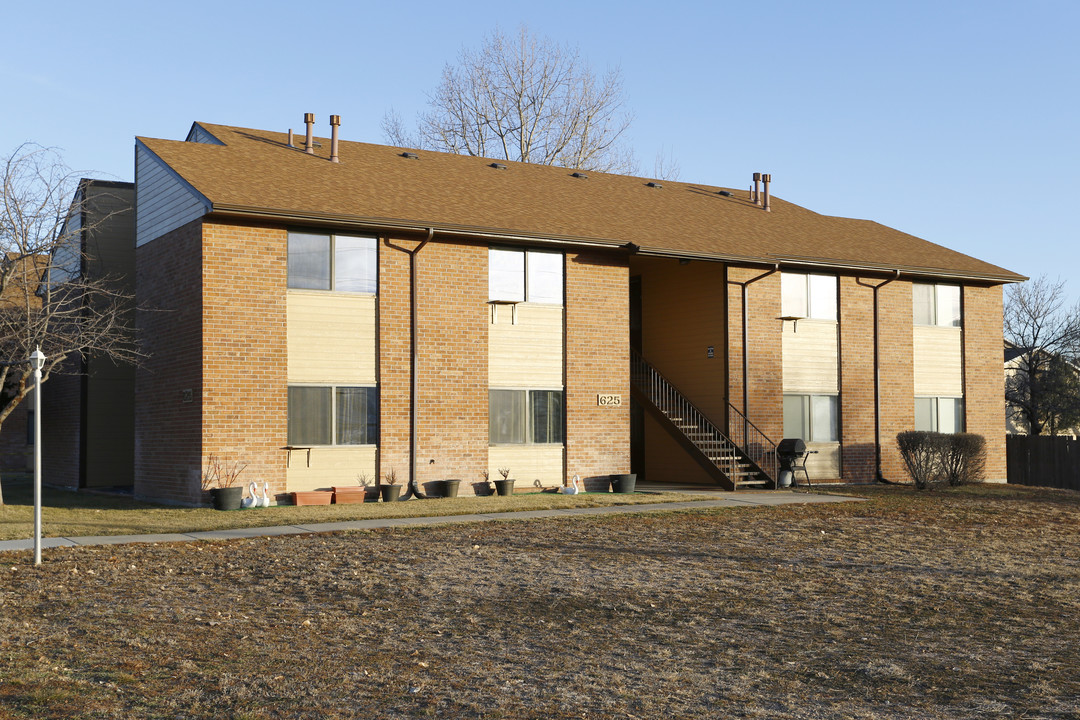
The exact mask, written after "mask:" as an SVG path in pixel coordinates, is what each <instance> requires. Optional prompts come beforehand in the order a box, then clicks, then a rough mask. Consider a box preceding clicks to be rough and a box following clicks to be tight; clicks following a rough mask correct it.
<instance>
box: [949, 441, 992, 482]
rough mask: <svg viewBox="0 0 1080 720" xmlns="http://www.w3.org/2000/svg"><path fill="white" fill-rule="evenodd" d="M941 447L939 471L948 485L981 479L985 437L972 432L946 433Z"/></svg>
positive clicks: (983, 465) (984, 466) (984, 461)
mask: <svg viewBox="0 0 1080 720" xmlns="http://www.w3.org/2000/svg"><path fill="white" fill-rule="evenodd" d="M945 437H946V438H947V441H946V442H945V444H944V447H943V448H942V454H941V473H942V475H943V476H944V478H945V480H946V481H947V482H948V483H949V484H950V485H965V484H967V483H971V482H978V481H979V480H982V477H983V471H984V470H985V468H986V438H984V437H983V436H982V435H976V434H974V433H955V434H953V435H946V436H945Z"/></svg>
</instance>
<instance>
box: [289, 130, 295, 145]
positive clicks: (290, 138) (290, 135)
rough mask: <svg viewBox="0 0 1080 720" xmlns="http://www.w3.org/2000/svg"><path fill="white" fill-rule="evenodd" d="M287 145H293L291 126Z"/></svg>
mask: <svg viewBox="0 0 1080 720" xmlns="http://www.w3.org/2000/svg"><path fill="white" fill-rule="evenodd" d="M289 147H294V145H293V139H292V128H289Z"/></svg>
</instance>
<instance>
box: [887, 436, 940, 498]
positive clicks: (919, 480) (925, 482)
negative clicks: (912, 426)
mask: <svg viewBox="0 0 1080 720" xmlns="http://www.w3.org/2000/svg"><path fill="white" fill-rule="evenodd" d="M944 438H945V436H944V435H942V434H941V433H937V432H930V431H928V430H905V431H904V432H902V433H898V434H897V435H896V445H897V447H899V448H900V457H902V458H904V465H905V466H906V467H907V471H908V475H910V476H911V479H912V480H914V481H915V487H917V488H918V489H920V490H924V489H926V488H928V487H930V486H931V485H933V484H935V483H937V482H938V481H939V478H940V477H941V455H942V448H943V446H944V444H945V440H944Z"/></svg>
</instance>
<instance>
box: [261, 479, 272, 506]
mask: <svg viewBox="0 0 1080 720" xmlns="http://www.w3.org/2000/svg"><path fill="white" fill-rule="evenodd" d="M259 507H270V483H268V482H264V483H263V494H262V497H261V498H259Z"/></svg>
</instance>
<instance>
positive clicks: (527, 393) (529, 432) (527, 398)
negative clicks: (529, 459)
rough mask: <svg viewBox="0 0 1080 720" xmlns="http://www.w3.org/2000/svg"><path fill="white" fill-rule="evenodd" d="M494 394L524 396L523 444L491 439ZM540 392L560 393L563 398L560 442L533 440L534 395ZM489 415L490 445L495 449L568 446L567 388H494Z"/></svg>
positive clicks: (492, 389) (491, 391)
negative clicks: (522, 446)
mask: <svg viewBox="0 0 1080 720" xmlns="http://www.w3.org/2000/svg"><path fill="white" fill-rule="evenodd" d="M493 392H512V393H522V394H523V396H524V397H523V402H522V403H521V407H522V412H524V414H525V417H524V418H520V420H521V425H522V428H523V433H524V439H523V440H522V441H521V442H515V441H510V442H501V441H500V442H496V441H494V440H492V437H491V436H492V427H491V420H490V417H491V416H492V413H491V397H492V395H491V394H492V393H493ZM538 392H544V393H552V392H554V393H559V395H560V396H561V397H562V417H561V422H560V426H561V428H560V429H561V430H562V438H561V439H560V440H558V441H557V442H536V441H534V440H533V437H534V434H535V432H534V431H535V428H534V424H533V421H534V413H533V393H538ZM488 413H489V421H488V445H489V446H492V447H494V446H518V445H543V446H547V447H562V446H563V445H565V444H566V390H565V388H557V387H546V388H504V387H493V388H488Z"/></svg>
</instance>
